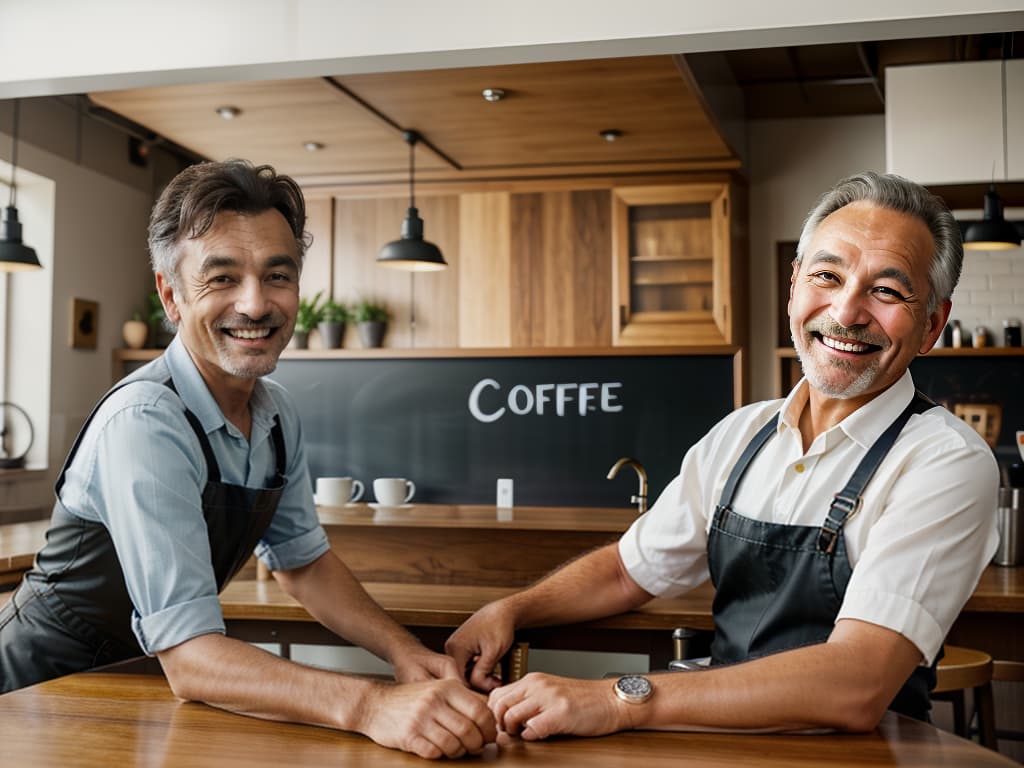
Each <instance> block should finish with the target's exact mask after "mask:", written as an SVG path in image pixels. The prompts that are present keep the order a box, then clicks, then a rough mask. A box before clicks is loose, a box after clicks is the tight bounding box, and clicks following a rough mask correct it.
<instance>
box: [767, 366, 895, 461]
mask: <svg viewBox="0 0 1024 768" xmlns="http://www.w3.org/2000/svg"><path fill="white" fill-rule="evenodd" d="M810 386H811V385H810V384H809V383H808V381H807V379H806V378H803V379H800V381H799V382H798V383H797V385H796V386H795V387H793V390H792V391H791V392H790V393H789V395H787V396H786V399H785V400H784V401H783V402H782V408H781V409H780V411H779V429H780V430H784V429H799V417H800V413H801V412H802V411H803V409H804V408H805V407H806V405H807V399H808V397H809V396H810ZM913 399H914V379H913V377H911V375H910V370H909V369H908V370H906V371H904V372H903V375H902V376H901V377H900V378H899V379H898V380H897V381H896V383H895V384H893V385H892V386H891V387H889V388H888V389H887V390H885V391H884V392H882V393H881V394H879V395H878V396H876V397H875V398H873V399H872V400H871V401H870V402H868V403H866V404H865V405H862V406H861V407H860V408H858V409H857V410H856V411H854V412H853V413H851V414H850V415H849V416H847V417H846V418H845V419H843V420H842V421H841V422H839V423H838V424H836V425H835V426H834V427H832V428H831V429H830V430H829V431H830V432H831V431H832V430H833V429H841V430H842V431H843V433H844V434H846V436H847V437H849V438H850V439H851V440H853V441H855V442H857V443H858V444H859V445H861V446H863V447H864V448H870V447H871V446H872V445H874V443H875V441H876V440H877V439H878V438H879V437H881V435H882V433H883V432H884V431H885V430H886V429H887V428H888V426H889V425H890V424H892V423H893V422H894V421H895V420H896V417H897V416H899V415H900V414H901V413H902V412H903V409H904V408H906V407H907V405H909V404H910V401H911V400H913Z"/></svg>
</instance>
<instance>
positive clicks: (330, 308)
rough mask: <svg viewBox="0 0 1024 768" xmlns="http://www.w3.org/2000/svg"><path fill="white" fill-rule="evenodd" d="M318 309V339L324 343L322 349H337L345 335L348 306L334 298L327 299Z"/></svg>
mask: <svg viewBox="0 0 1024 768" xmlns="http://www.w3.org/2000/svg"><path fill="white" fill-rule="evenodd" d="M320 311H321V317H320V322H319V323H317V328H318V329H319V330H320V340H321V341H322V342H323V343H324V349H338V348H339V347H340V346H341V340H342V337H343V336H344V335H345V321H346V320H348V308H347V307H346V306H345V305H344V304H339V303H338V302H336V301H335V300H334V299H327V301H325V302H324V305H323V307H321V309H320Z"/></svg>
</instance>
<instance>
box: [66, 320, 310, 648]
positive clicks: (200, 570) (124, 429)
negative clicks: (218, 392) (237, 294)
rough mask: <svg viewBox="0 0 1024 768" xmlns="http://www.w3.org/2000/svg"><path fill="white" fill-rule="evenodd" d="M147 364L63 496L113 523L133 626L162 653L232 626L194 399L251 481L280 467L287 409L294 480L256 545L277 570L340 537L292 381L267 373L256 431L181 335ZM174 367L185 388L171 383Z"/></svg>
mask: <svg viewBox="0 0 1024 768" xmlns="http://www.w3.org/2000/svg"><path fill="white" fill-rule="evenodd" d="M144 371H145V373H144V374H143V375H145V376H146V378H147V379H148V380H146V381H137V382H134V383H132V384H129V385H126V386H124V387H122V388H121V389H119V390H118V391H116V392H115V393H114V394H112V395H111V396H110V397H109V398H107V400H106V401H105V402H104V403H103V405H101V406H100V408H99V410H98V411H97V412H96V415H95V416H94V417H93V420H92V423H91V424H90V425H89V428H88V430H87V431H86V433H85V436H84V438H83V439H82V443H81V445H80V446H79V449H78V452H77V453H76V454H75V457H74V459H73V460H72V462H71V466H70V467H68V470H67V473H66V475H65V483H64V486H63V488H62V489H61V494H60V496H61V501H62V503H63V504H64V506H65V507H66V508H67V510H68V512H70V513H71V514H73V515H76V516H78V517H81V518H84V519H86V520H92V521H95V522H100V523H102V524H103V525H104V526H106V528H107V530H108V531H109V532H110V536H111V538H112V539H113V542H114V547H115V548H116V550H117V556H118V558H119V559H120V561H121V567H122V569H123V571H124V577H125V582H126V584H127V587H128V594H129V595H130V596H131V599H132V604H133V605H134V606H135V610H134V612H133V614H132V629H133V631H134V632H135V636H136V637H137V638H138V641H139V644H140V645H141V646H142V649H143V650H144V651H145V652H146V653H147V654H149V655H153V654H155V653H156V652H158V651H162V650H165V649H167V648H171V647H173V646H175V645H178V644H179V643H182V642H184V641H186V640H189V639H190V638H193V637H197V636H199V635H204V634H210V633H213V632H219V633H221V634H223V633H224V631H225V628H224V618H223V616H222V614H221V608H220V601H219V600H218V599H217V583H216V579H215V576H214V571H213V565H212V563H211V557H210V544H209V539H208V538H207V530H206V523H205V521H204V519H203V511H202V492H203V488H204V486H205V485H206V481H207V471H206V461H205V459H204V458H203V451H202V448H201V446H200V444H199V440H198V438H197V437H196V435H195V432H194V431H193V430H192V427H191V426H190V425H189V423H188V420H187V419H186V418H185V413H184V411H183V410H182V407H181V403H182V402H184V403H185V405H186V406H187V407H188V409H189V410H191V411H192V412H193V413H194V414H195V415H196V417H197V418H198V419H199V423H200V424H201V425H202V427H203V429H204V430H205V432H206V435H207V438H208V439H209V441H210V445H211V446H212V448H213V452H214V455H215V456H216V457H217V463H218V465H219V466H220V473H221V480H222V481H223V482H225V483H232V484H235V485H244V486H247V487H250V488H262V487H266V486H267V485H268V483H270V482H271V481H272V479H273V477H274V475H275V467H276V463H275V455H274V447H273V441H272V439H271V436H270V430H271V427H272V426H273V424H274V416H275V415H279V417H280V420H281V428H282V432H283V433H284V443H285V452H286V454H287V459H288V462H287V467H286V471H285V476H286V486H285V488H284V491H283V493H282V495H281V499H280V503H279V504H278V507H277V511H276V513H275V514H274V517H273V518H272V520H271V522H270V525H269V527H268V528H267V530H266V531H265V532H264V534H263V537H262V538H261V540H260V543H259V545H258V546H257V548H256V554H257V555H258V556H259V558H260V559H261V560H262V561H263V562H264V563H266V565H267V566H268V567H269V568H271V569H272V570H277V569H292V568H299V567H301V566H304V565H308V564H309V563H311V562H313V561H314V560H316V559H317V558H318V557H320V556H321V555H323V554H324V553H325V552H326V551H327V550H328V549H329V545H328V542H327V535H326V534H325V533H324V530H323V528H322V527H321V526H320V523H319V521H318V520H317V516H316V508H315V506H314V504H313V493H312V487H311V483H310V480H309V468H308V466H307V463H306V453H305V450H304V448H303V445H302V429H301V426H300V424H299V417H298V413H297V412H296V410H295V407H294V405H293V403H292V401H291V398H290V396H289V395H288V393H287V392H286V391H285V390H284V388H283V387H281V385H279V384H277V383H275V382H272V381H269V380H267V379H259V380H257V381H256V386H255V388H254V389H253V394H252V400H251V406H250V409H251V412H252V429H251V433H250V438H249V440H246V439H245V436H244V435H243V434H242V432H241V431H240V430H239V429H238V428H237V427H235V426H234V425H233V424H231V423H229V422H228V421H227V420H226V419H225V418H224V414H222V413H221V411H220V408H219V407H218V406H217V403H216V402H215V401H214V399H213V396H212V395H211V394H210V391H209V390H208V389H207V387H206V383H205V382H204V381H203V379H202V377H201V376H200V374H199V371H198V370H197V369H196V367H195V365H194V364H193V363H192V359H191V357H190V356H189V354H188V352H187V350H186V349H185V347H184V345H183V344H182V343H181V341H180V339H177V338H176V339H175V340H174V341H173V342H172V343H171V345H170V346H169V347H168V348H167V351H166V352H165V353H164V354H163V355H162V356H161V357H159V358H157V359H156V360H154V361H153V362H151V363H149V364H148V365H147V366H146V367H145V369H144ZM139 373H142V372H141V371H140V372H139ZM136 375H137V374H136ZM168 376H170V377H171V378H172V379H173V381H174V386H175V388H176V389H177V392H178V394H175V393H174V392H173V391H172V390H171V389H170V388H169V387H166V386H164V385H163V384H162V383H160V382H163V381H165V380H166V379H167V378H168ZM133 378H134V376H133ZM179 396H180V399H179Z"/></svg>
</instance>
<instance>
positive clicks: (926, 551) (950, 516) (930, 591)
mask: <svg viewBox="0 0 1024 768" xmlns="http://www.w3.org/2000/svg"><path fill="white" fill-rule="evenodd" d="M808 388H809V385H808V383H807V381H806V380H802V381H801V382H800V383H799V384H797V386H796V387H795V388H794V390H793V391H792V392H791V393H790V394H789V396H788V397H787V398H786V399H785V400H774V401H766V402H761V403H755V404H753V405H748V406H745V407H744V408H741V409H739V410H737V411H734V412H733V413H732V414H730V415H729V416H727V417H726V418H725V419H723V420H722V421H721V422H719V423H718V424H717V425H716V426H715V427H714V428H713V429H712V430H711V431H710V432H709V433H708V434H707V435H706V436H705V437H703V438H702V439H701V440H700V442H698V443H697V444H696V445H694V446H693V447H692V448H691V449H690V450H689V451H688V452H687V454H686V456H685V458H684V459H683V463H682V467H681V469H680V472H679V475H678V476H677V477H675V478H674V479H673V480H672V481H671V482H670V483H669V484H668V486H667V487H666V488H665V490H664V491H663V492H662V494H661V496H659V497H658V500H657V501H656V502H655V504H654V506H653V507H651V509H650V511H648V512H647V514H645V515H643V516H642V517H640V518H638V519H637V520H636V522H634V523H633V525H632V526H631V527H630V529H629V530H628V531H626V533H624V534H623V536H622V538H621V539H620V541H619V553H620V556H621V557H622V561H623V564H624V565H625V566H626V569H627V571H628V572H629V574H630V576H632V578H633V580H634V581H636V583H637V584H638V585H639V586H641V587H642V588H643V589H645V590H647V591H648V592H650V593H651V594H654V595H657V596H662V597H670V596H675V595H680V594H683V593H685V592H688V591H689V590H691V589H693V588H694V587H696V586H698V585H699V584H701V583H703V582H704V581H706V580H707V579H708V578H709V573H708V566H707V536H708V529H709V528H710V525H711V519H712V516H713V515H714V509H715V505H716V504H717V503H718V501H719V499H720V498H721V495H722V488H723V487H724V485H725V482H726V480H727V479H728V476H729V473H730V472H731V470H732V468H733V465H734V464H735V463H736V462H737V460H738V459H739V456H740V454H741V453H742V452H743V449H744V448H745V447H746V446H747V444H748V443H749V442H750V440H751V438H752V437H753V436H754V435H755V434H756V433H757V431H758V429H760V428H761V427H762V426H764V424H765V423H766V422H768V421H769V420H770V419H771V417H772V416H773V415H774V414H775V413H776V412H777V411H780V406H781V412H780V419H779V425H778V431H777V433H776V435H775V436H774V437H772V438H771V439H770V440H769V441H768V443H767V444H766V445H765V446H764V448H763V449H762V450H761V452H760V453H759V454H758V455H757V457H756V458H755V459H754V460H753V461H752V462H751V464H750V466H749V467H748V468H747V472H746V474H745V475H744V477H743V479H742V481H741V482H740V485H739V489H738V491H737V493H736V496H735V498H734V500H733V510H734V511H735V512H736V513H738V514H740V515H743V516H745V517H749V518H752V519H755V520H761V521H764V522H771V523H782V524H787V525H811V526H820V525H821V524H822V522H823V521H824V519H825V515H826V514H827V512H828V507H829V503H830V501H831V500H832V496H833V495H834V494H835V493H836V492H837V491H839V490H841V489H842V487H843V486H844V485H845V484H846V481H847V480H848V479H849V477H850V475H851V474H853V470H854V469H855V468H856V466H857V464H858V463H859V462H860V460H861V459H862V458H863V457H864V455H865V453H867V450H868V449H869V448H870V447H871V445H872V444H873V443H874V442H875V440H876V439H877V438H878V437H879V436H880V435H881V434H882V432H883V431H885V429H886V428H887V427H888V426H889V425H890V424H891V423H892V422H893V420H895V418H896V417H897V416H898V415H899V414H900V413H901V412H902V411H903V409H904V408H906V406H907V404H908V403H909V402H910V400H911V399H912V398H913V395H914V384H913V380H912V379H911V376H910V372H909V371H907V372H906V373H905V374H904V375H903V377H902V378H901V379H900V380H899V381H897V382H896V383H895V384H894V385H893V386H891V387H890V388H889V389H888V390H886V391H885V392H883V393H882V394H880V395H878V396H877V397H876V398H874V399H873V400H871V402H869V403H868V404H867V405H864V406H862V407H861V408H859V409H857V410H856V411H855V412H854V413H852V414H850V415H849V416H848V417H847V418H846V419H844V420H843V421H842V422H840V423H839V424H837V425H835V426H834V427H832V428H831V429H829V430H828V431H826V432H824V433H823V434H821V435H818V437H817V438H815V440H814V442H813V443H811V446H810V448H809V449H808V450H807V452H806V453H804V451H803V441H802V438H801V435H800V430H799V428H798V424H799V416H800V413H801V412H802V410H803V408H804V406H805V405H806V403H807V398H808ZM998 485H999V471H998V467H997V465H996V462H995V458H994V457H993V455H992V451H991V450H990V449H989V447H988V445H987V444H986V443H985V442H984V440H982V438H981V436H980V435H978V434H977V433H976V432H975V431H974V430H973V429H971V428H970V427H969V426H967V425H966V424H965V423H964V422H962V421H961V420H960V419H957V418H956V417H954V416H953V415H952V414H951V413H949V411H947V410H946V409H945V408H933V409H931V410H929V411H927V412H926V413H924V414H916V415H913V416H911V417H910V420H909V421H908V422H907V424H906V426H905V427H904V428H903V431H902V432H901V433H900V435H899V438H898V439H897V440H896V443H895V445H893V447H892V449H891V450H890V451H889V454H888V455H887V456H886V457H885V460H884V461H883V462H882V464H881V466H880V467H879V468H878V471H877V472H876V473H875V476H874V477H873V478H872V479H871V482H870V483H869V484H868V486H867V488H866V489H865V491H864V496H863V503H862V505H861V508H860V509H859V510H858V511H857V512H856V514H855V515H854V516H852V517H851V518H850V519H849V520H847V523H846V525H845V527H844V528H843V533H844V537H845V539H846V547H847V553H848V556H849V559H850V565H851V566H852V567H853V575H852V577H851V579H850V583H849V586H848V587H847V590H846V595H845V597H844V599H843V603H842V606H841V607H840V609H839V615H838V616H837V619H859V620H861V621H866V622H870V623H872V624H877V625H880V626H883V627H887V628H888V629H891V630H893V631H896V632H899V633H900V634H902V635H903V636H904V637H906V638H907V639H908V640H910V641H911V642H912V643H914V645H915V646H917V648H918V649H919V650H920V651H921V654H922V656H924V658H925V663H926V664H930V663H931V661H932V659H933V658H934V657H935V655H936V654H937V653H938V651H939V648H940V647H941V646H942V641H943V639H944V638H945V636H946V632H947V631H948V630H949V628H950V626H951V625H952V624H953V621H954V620H955V619H956V617H957V614H959V612H960V609H961V608H962V607H963V604H964V603H965V602H966V601H967V598H968V597H970V595H971V592H972V591H973V590H974V587H975V586H976V585H977V583H978V578H979V577H980V576H981V572H982V571H983V570H984V569H985V566H986V565H987V564H988V562H989V561H990V560H991V559H992V555H993V554H994V553H995V550H996V546H997V544H998V534H997V532H996V526H995V509H996V491H997V488H998Z"/></svg>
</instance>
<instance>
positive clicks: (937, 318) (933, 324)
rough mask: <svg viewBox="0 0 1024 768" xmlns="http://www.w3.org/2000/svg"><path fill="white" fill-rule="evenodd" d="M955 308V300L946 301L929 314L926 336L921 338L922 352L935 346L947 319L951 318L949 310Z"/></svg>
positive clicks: (920, 351)
mask: <svg viewBox="0 0 1024 768" xmlns="http://www.w3.org/2000/svg"><path fill="white" fill-rule="evenodd" d="M952 308H953V302H951V301H944V302H942V303H941V304H940V305H939V306H938V307H936V309H935V311H934V312H932V313H931V314H930V315H929V316H928V327H927V328H925V330H924V337H923V338H922V339H921V349H920V350H918V352H919V353H920V354H922V355H923V354H924V353H925V352H927V351H929V350H930V349H931V348H932V347H934V346H935V342H936V341H938V340H939V336H941V335H942V331H943V330H945V328H946V321H947V320H948V319H949V312H950V310H951V309H952Z"/></svg>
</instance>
